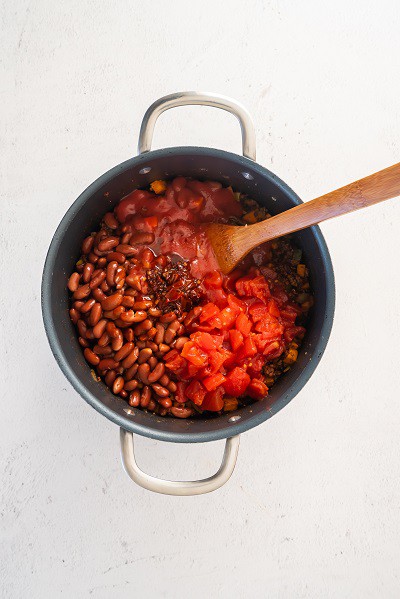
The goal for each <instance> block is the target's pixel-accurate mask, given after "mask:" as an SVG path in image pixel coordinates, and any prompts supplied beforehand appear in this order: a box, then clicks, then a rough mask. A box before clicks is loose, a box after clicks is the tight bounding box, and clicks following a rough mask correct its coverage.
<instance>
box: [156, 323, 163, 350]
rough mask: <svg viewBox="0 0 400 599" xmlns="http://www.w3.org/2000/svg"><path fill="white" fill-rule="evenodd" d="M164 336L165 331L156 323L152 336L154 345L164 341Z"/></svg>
mask: <svg viewBox="0 0 400 599" xmlns="http://www.w3.org/2000/svg"><path fill="white" fill-rule="evenodd" d="M164 334H165V329H164V327H163V325H162V324H161V323H160V322H157V324H156V334H155V336H154V343H157V345H159V344H160V343H162V342H163V341H164Z"/></svg>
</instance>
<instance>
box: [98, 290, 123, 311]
mask: <svg viewBox="0 0 400 599" xmlns="http://www.w3.org/2000/svg"><path fill="white" fill-rule="evenodd" d="M121 302H122V293H113V294H112V295H109V296H108V297H106V299H105V300H103V301H102V302H101V307H102V308H103V310H114V309H115V308H117V307H118V306H120V305H121Z"/></svg>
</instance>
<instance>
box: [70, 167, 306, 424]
mask: <svg viewBox="0 0 400 599" xmlns="http://www.w3.org/2000/svg"><path fill="white" fill-rule="evenodd" d="M267 218H270V215H269V214H268V212H267V210H266V209H265V208H263V207H261V206H260V205H259V204H257V203H256V202H255V201H253V200H251V199H249V198H247V197H246V196H244V195H242V194H240V193H236V192H234V191H233V190H232V188H231V187H223V186H222V185H221V184H220V183H218V182H214V181H197V180H193V179H188V178H184V177H177V178H175V179H174V180H173V181H170V182H166V181H154V182H153V183H152V184H151V185H150V188H149V189H146V190H143V189H137V190H135V191H133V192H132V193H130V194H129V195H127V196H126V197H124V198H123V199H122V200H121V201H120V202H119V204H118V205H117V206H116V208H115V210H114V212H109V213H107V214H106V215H105V216H104V218H103V220H102V222H101V225H100V228H99V230H98V231H96V232H93V233H92V234H91V235H90V236H89V237H87V238H86V239H84V241H83V243H82V255H81V257H80V259H79V260H78V262H77V263H76V267H75V271H74V272H73V273H72V274H71V276H70V278H69V280H68V288H69V290H70V292H71V307H70V312H69V313H70V317H71V320H72V322H73V323H74V324H75V326H76V328H77V331H78V338H79V343H80V345H81V346H82V348H83V353H84V356H85V358H86V360H87V362H88V363H89V364H90V365H91V366H92V368H93V373H94V376H96V378H97V379H98V380H103V381H104V382H105V384H106V385H107V386H108V387H109V388H110V389H111V390H112V392H113V393H114V394H115V395H118V396H120V397H121V398H123V399H125V400H126V401H127V402H128V403H129V404H130V405H131V406H133V407H137V408H142V409H146V410H149V411H151V412H155V413H156V414H158V415H160V416H174V417H178V418H188V417H193V416H201V415H204V416H210V415H212V413H214V414H218V413H222V412H228V411H232V410H235V409H237V408H238V407H240V406H241V405H245V404H248V403H250V402H252V401H257V400H261V399H263V398H265V397H266V396H267V395H268V390H269V388H270V387H271V386H272V385H273V384H274V382H275V381H276V379H277V378H278V377H279V376H281V375H282V374H283V373H284V372H285V371H287V370H288V369H289V368H290V366H291V365H292V364H294V362H296V360H297V356H298V350H299V346H300V344H301V341H302V339H303V337H304V335H305V332H306V329H305V324H306V322H307V315H308V312H309V309H310V308H311V307H312V304H313V297H312V293H311V290H310V284H309V279H308V269H307V266H306V265H305V264H304V261H303V260H302V256H301V251H300V250H299V249H298V248H296V246H295V245H294V244H293V243H292V241H291V240H290V239H289V238H287V237H286V238H281V239H278V240H275V241H272V242H268V243H265V244H263V245H262V246H259V247H258V248H256V249H255V250H253V251H252V252H251V254H249V255H248V256H247V257H246V258H245V259H244V261H243V262H242V263H241V264H240V265H239V267H238V268H236V269H235V270H234V271H233V272H232V273H230V274H229V275H227V276H226V275H223V274H222V273H221V272H220V270H219V268H218V263H217V260H216V258H215V256H214V254H213V252H212V249H211V246H210V244H209V242H208V240H207V237H206V235H205V232H204V229H203V227H202V225H203V224H204V223H207V222H221V223H226V222H228V223H232V224H236V225H238V226H240V225H246V224H252V223H255V222H258V221H261V220H264V219H267Z"/></svg>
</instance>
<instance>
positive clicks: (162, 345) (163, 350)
mask: <svg viewBox="0 0 400 599" xmlns="http://www.w3.org/2000/svg"><path fill="white" fill-rule="evenodd" d="M170 349H171V348H170V346H169V345H166V344H165V343H160V345H159V346H158V351H160V352H161V353H162V354H166V353H167V351H169V350H170Z"/></svg>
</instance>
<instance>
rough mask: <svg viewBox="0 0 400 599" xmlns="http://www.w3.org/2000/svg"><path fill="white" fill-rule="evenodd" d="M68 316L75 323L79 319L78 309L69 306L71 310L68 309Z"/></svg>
mask: <svg viewBox="0 0 400 599" xmlns="http://www.w3.org/2000/svg"><path fill="white" fill-rule="evenodd" d="M69 317H70V319H71V320H72V322H73V323H74V324H77V322H78V320H79V312H78V310H77V309H76V308H71V310H70V311H69Z"/></svg>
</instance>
